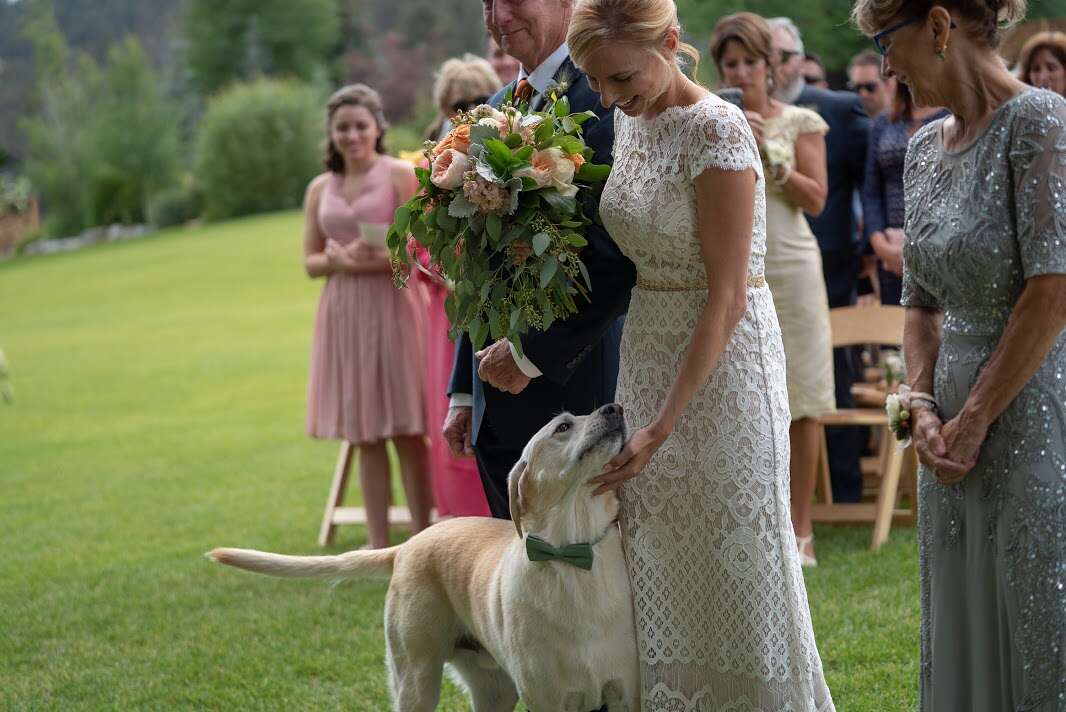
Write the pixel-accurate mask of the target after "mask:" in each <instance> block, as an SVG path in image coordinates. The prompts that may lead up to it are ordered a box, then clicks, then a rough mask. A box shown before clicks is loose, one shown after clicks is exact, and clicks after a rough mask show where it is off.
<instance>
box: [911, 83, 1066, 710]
mask: <svg viewBox="0 0 1066 712" xmlns="http://www.w3.org/2000/svg"><path fill="white" fill-rule="evenodd" d="M942 124H943V121H942V120H941V121H937V122H934V123H931V124H929V125H927V126H925V127H924V128H923V129H921V130H920V131H919V132H918V133H916V134H915V136H914V138H913V139H912V141H911V144H910V149H909V152H908V155H907V168H906V175H905V190H906V203H907V219H906V233H907V243H906V244H905V246H904V252H903V254H904V264H905V270H904V277H903V304H904V306H908V307H926V308H936V309H940V310H942V311H943V319H944V321H943V341H942V343H941V345H940V352H939V355H938V357H937V362H936V368H935V372H934V391H935V395H936V398H937V400H938V401H939V403H940V408H941V416H942V417H943V419H944V421H945V422H946V421H947V420H949V419H950V418H952V417H954V416H955V415H956V414H957V413H958V412H959V410H960V409H961V408H962V406H963V404H964V403H965V401H966V398H967V396H968V395H969V392H970V389H971V388H972V387H973V384H974V381H975V380H976V378H977V376H978V374H979V373H980V372H981V369H982V368H983V367H984V365H985V364H986V363H987V362H988V359H989V357H990V356H991V355H992V353H993V351H995V349H996V347H997V345H998V343H999V341H1000V337H1001V335H1002V334H1003V330H1004V328H1005V326H1006V324H1007V321H1008V320H1009V319H1010V316H1011V312H1012V310H1013V308H1014V305H1015V304H1016V303H1017V301H1018V297H1019V295H1020V294H1021V292H1022V290H1023V288H1024V287H1025V281H1026V280H1027V279H1029V278H1030V277H1033V276H1036V275H1041V274H1050V273H1059V274H1061V273H1066V101H1064V100H1063V99H1062V97H1059V96H1058V95H1056V94H1052V93H1051V92H1046V91H1039V90H1028V91H1025V92H1023V93H1021V94H1019V95H1018V96H1016V97H1015V98H1013V99H1012V100H1010V101H1009V102H1007V103H1006V104H1004V105H1003V106H1002V107H1001V108H1000V109H999V110H998V112H997V113H996V114H995V115H994V116H993V118H992V120H991V123H990V124H989V126H988V127H987V129H986V130H985V131H984V133H983V134H982V135H981V136H980V137H979V138H978V139H977V140H976V141H975V142H974V143H973V144H971V145H970V146H968V147H966V148H964V149H961V150H959V151H948V150H946V149H945V148H944V146H943V143H942V139H941V129H942ZM919 480H920V481H919V495H918V499H919V514H918V526H919V536H920V540H919V547H920V560H921V596H922V629H921V648H922V664H921V709H922V710H929V711H932V710H936V712H941V711H942V710H948V711H956V710H958V711H960V712H961V711H963V710H965V711H966V712H1008V711H1011V712H1014V711H1020V710H1033V711H1037V710H1039V711H1041V712H1043V711H1049V710H1060V711H1061V710H1066V333H1064V334H1060V335H1059V338H1058V339H1057V341H1056V342H1055V345H1054V346H1053V347H1052V349H1051V351H1050V353H1048V355H1047V357H1046V358H1045V360H1044V362H1043V364H1042V365H1041V366H1040V369H1039V370H1038V371H1037V372H1036V374H1035V375H1034V376H1033V377H1032V379H1031V380H1030V381H1029V382H1028V383H1027V384H1026V385H1025V387H1024V388H1023V389H1022V391H1021V392H1020V393H1019V394H1018V396H1017V398H1015V400H1014V401H1013V402H1012V403H1011V404H1010V405H1009V406H1008V407H1007V409H1006V410H1005V411H1004V412H1003V413H1002V414H1001V415H1000V417H999V418H998V419H997V420H996V422H995V423H994V424H993V425H992V427H991V428H990V430H989V432H988V437H987V440H986V441H985V443H984V445H983V446H982V448H981V452H980V456H979V459H978V462H977V466H976V468H975V469H974V470H973V471H971V472H970V473H969V474H968V475H967V476H966V478H965V479H964V480H963V481H962V482H961V483H959V484H956V485H941V484H939V483H938V482H937V480H936V477H935V475H934V474H933V473H932V472H930V471H929V470H927V469H926V468H924V467H923V468H922V469H921V472H920V476H919Z"/></svg>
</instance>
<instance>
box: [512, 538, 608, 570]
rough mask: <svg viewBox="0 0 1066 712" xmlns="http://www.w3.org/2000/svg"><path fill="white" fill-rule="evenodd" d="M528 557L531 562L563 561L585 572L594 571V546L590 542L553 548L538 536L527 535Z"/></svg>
mask: <svg viewBox="0 0 1066 712" xmlns="http://www.w3.org/2000/svg"><path fill="white" fill-rule="evenodd" d="M601 538H602V537H601ZM526 556H528V557H529V560H530V561H561V562H563V563H564V564H570V565H571V566H576V567H577V568H579V569H584V570H585V571H591V570H592V544H589V543H588V542H583V543H581V544H567V545H566V546H552V545H551V544H549V543H548V542H546V541H544V540H543V539H541V538H540V537H539V536H537V535H536V534H527V535H526Z"/></svg>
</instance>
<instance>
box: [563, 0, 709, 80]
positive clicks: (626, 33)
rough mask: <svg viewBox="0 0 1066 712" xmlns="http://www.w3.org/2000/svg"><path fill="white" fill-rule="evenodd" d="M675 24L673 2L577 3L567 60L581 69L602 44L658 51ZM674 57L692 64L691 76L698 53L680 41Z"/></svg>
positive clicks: (597, 0)
mask: <svg viewBox="0 0 1066 712" xmlns="http://www.w3.org/2000/svg"><path fill="white" fill-rule="evenodd" d="M675 27H676V28H677V29H678V34H679V35H680V32H681V27H680V25H678V23H677V6H676V5H675V4H674V0H579V2H578V3H577V7H575V8H574V14H573V16H572V17H571V18H570V30H569V32H568V33H567V35H566V43H567V45H569V47H570V56H571V57H572V58H573V60H574V62H575V63H576V64H577V65H578V66H581V65H582V63H583V62H584V61H585V60H587V59H588V58H589V56H590V55H591V54H592V53H593V52H594V51H596V49H597V48H599V47H600V46H602V45H603V44H604V43H605V42H628V43H631V44H635V45H638V46H643V47H647V48H649V49H655V50H658V49H659V47H661V46H662V42H663V40H664V39H666V35H667V33H668V32H670V30H671V29H672V28H675ZM677 53H678V56H679V61H680V57H681V56H684V57H687V58H688V59H689V61H690V62H691V63H692V76H693V77H695V76H696V72H697V70H698V69H699V66H700V51H699V50H698V49H696V48H695V47H693V46H692V45H690V44H688V43H687V42H682V41H681V40H680V39H679V40H678V44H677Z"/></svg>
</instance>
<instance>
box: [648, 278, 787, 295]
mask: <svg viewBox="0 0 1066 712" xmlns="http://www.w3.org/2000/svg"><path fill="white" fill-rule="evenodd" d="M748 286H749V287H756V288H758V287H765V286H766V276H765V275H761V274H749V275H748ZM637 289H643V290H644V291H646V292H696V291H699V290H701V289H707V285H706V284H660V283H658V282H652V281H649V280H647V279H642V278H640V277H637Z"/></svg>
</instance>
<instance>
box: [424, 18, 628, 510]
mask: <svg viewBox="0 0 1066 712" xmlns="http://www.w3.org/2000/svg"><path fill="white" fill-rule="evenodd" d="M484 11H485V25H486V27H487V28H488V30H489V32H490V34H491V35H492V36H493V38H494V39H496V41H497V42H498V43H499V44H500V47H502V48H503V49H504V51H505V52H507V54H510V55H512V56H513V57H515V58H517V59H518V60H519V61H520V62H521V63H522V69H521V71H520V72H519V78H518V80H517V82H514V83H512V84H509V85H508V86H507V87H504V89H503V91H501V92H500V93H499V94H497V95H496V96H495V97H493V98H492V100H491V102H490V103H492V104H493V105H497V106H498V105H499V104H500V103H501V102H502V101H503V97H504V96H505V94H506V92H507V90H508V89H513V90H515V92H516V95H517V93H518V91H519V90H521V91H522V92H529V95H530V104H531V107H532V108H533V109H534V110H536V109H538V108H540V107H541V105H542V104H543V93H544V91H545V90H546V89H547V88H548V87H549V86H550V85H552V84H553V83H562V82H565V83H566V84H567V86H568V88H567V90H566V96H567V98H568V99H569V101H570V108H571V111H574V112H580V111H587V110H592V111H594V112H596V115H597V117H599V118H598V119H597V120H595V121H590V122H588V123H587V124H585V126H584V128H585V135H584V139H585V142H586V144H587V145H588V146H589V147H590V148H592V149H593V151H594V152H595V155H594V157H593V161H594V162H595V163H607V164H609V163H611V149H612V146H613V144H614V116H613V109H604V108H603V107H602V106H600V103H599V95H597V94H596V93H595V92H593V91H592V90H591V89H590V88H589V85H588V80H587V79H586V78H585V76H584V75H583V74H582V73H581V72H579V71H578V70H577V68H576V67H575V66H574V64H573V62H571V61H570V57H569V55H570V53H569V50H568V48H567V46H566V42H565V40H566V31H567V28H568V26H569V23H570V15H571V12H572V4H571V0H493V2H486V3H484ZM598 207H599V198H598V195H591V194H590V195H586V196H585V205H584V208H585V214H586V215H587V216H588V217H589V218H591V219H593V220H595V219H596V213H597V211H598ZM587 238H588V241H589V244H588V245H587V246H586V247H585V248H583V249H582V252H581V259H582V260H583V261H584V262H585V265H586V267H587V268H588V271H589V275H590V278H591V283H592V291H591V302H589V303H582V302H581V300H579V301H578V309H579V311H578V313H577V314H574V315H572V316H570V317H569V318H567V319H565V320H562V321H557V322H555V323H554V324H552V326H551V327H550V328H549V329H548V330H547V331H544V332H536V331H531V332H529V333H528V334H527V335H525V336H523V338H522V346H523V348H524V352H525V354H524V357H521V358H520V357H519V356H518V354H517V353H516V352H515V350H514V347H513V346H511V345H510V344H509V343H508V342H507V341H506V340H501V341H497V342H496V343H494V344H488V345H486V347H485V348H484V349H483V350H481V351H479V352H477V353H474V349H473V346H472V345H471V343H470V340H469V338H467V337H466V336H464V337H463V338H462V339H461V340H460V341H459V343H458V344H457V346H456V352H455V365H454V367H453V369H452V378H451V383H450V386H449V394H450V395H451V398H452V402H451V406H452V407H451V408H450V409H449V412H448V417H447V420H446V421H445V424H444V434H445V437H446V438H447V439H448V441H449V443H450V445H451V446H452V449H453V451H455V452H457V453H458V452H466V453H468V454H469V453H471V452H472V453H473V454H475V455H476V457H477V462H478V469H479V470H480V472H481V480H482V484H483V485H484V486H485V494H486V496H487V497H488V501H489V507H490V508H491V510H492V514H493V516H495V517H500V518H505V519H506V518H508V517H509V508H508V497H507V475H508V473H509V472H510V470H511V468H512V467H513V466H514V464H515V462H517V461H518V458H519V456H520V455H521V452H522V448H523V447H524V446H525V444H526V443H527V442H528V441H529V439H530V438H531V437H532V436H533V434H534V433H535V432H536V431H537V430H539V429H540V428H541V427H542V426H543V425H544V424H545V423H546V422H547V421H548V420H550V419H551V418H552V417H554V416H555V415H557V414H558V413H559V412H560V411H563V410H568V411H572V412H575V413H588V412H591V411H592V410H594V409H595V408H597V407H599V406H601V405H604V404H605V403H609V402H611V401H612V400H613V399H614V390H615V382H616V380H617V377H618V347H619V343H620V339H621V334H622V321H621V318H620V317H621V316H622V315H623V314H624V313H625V310H626V308H627V307H628V304H629V293H630V291H631V289H632V288H633V285H634V284H635V283H636V269H635V268H634V267H633V263H632V262H630V261H629V259H627V258H626V257H625V256H624V255H623V254H622V253H621V251H619V249H618V247H617V246H615V244H614V242H613V241H612V240H611V238H610V236H608V234H607V232H606V231H605V230H604V229H603V228H602V227H600V226H599V225H593V226H592V227H591V228H590V230H589V232H588V234H587Z"/></svg>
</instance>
